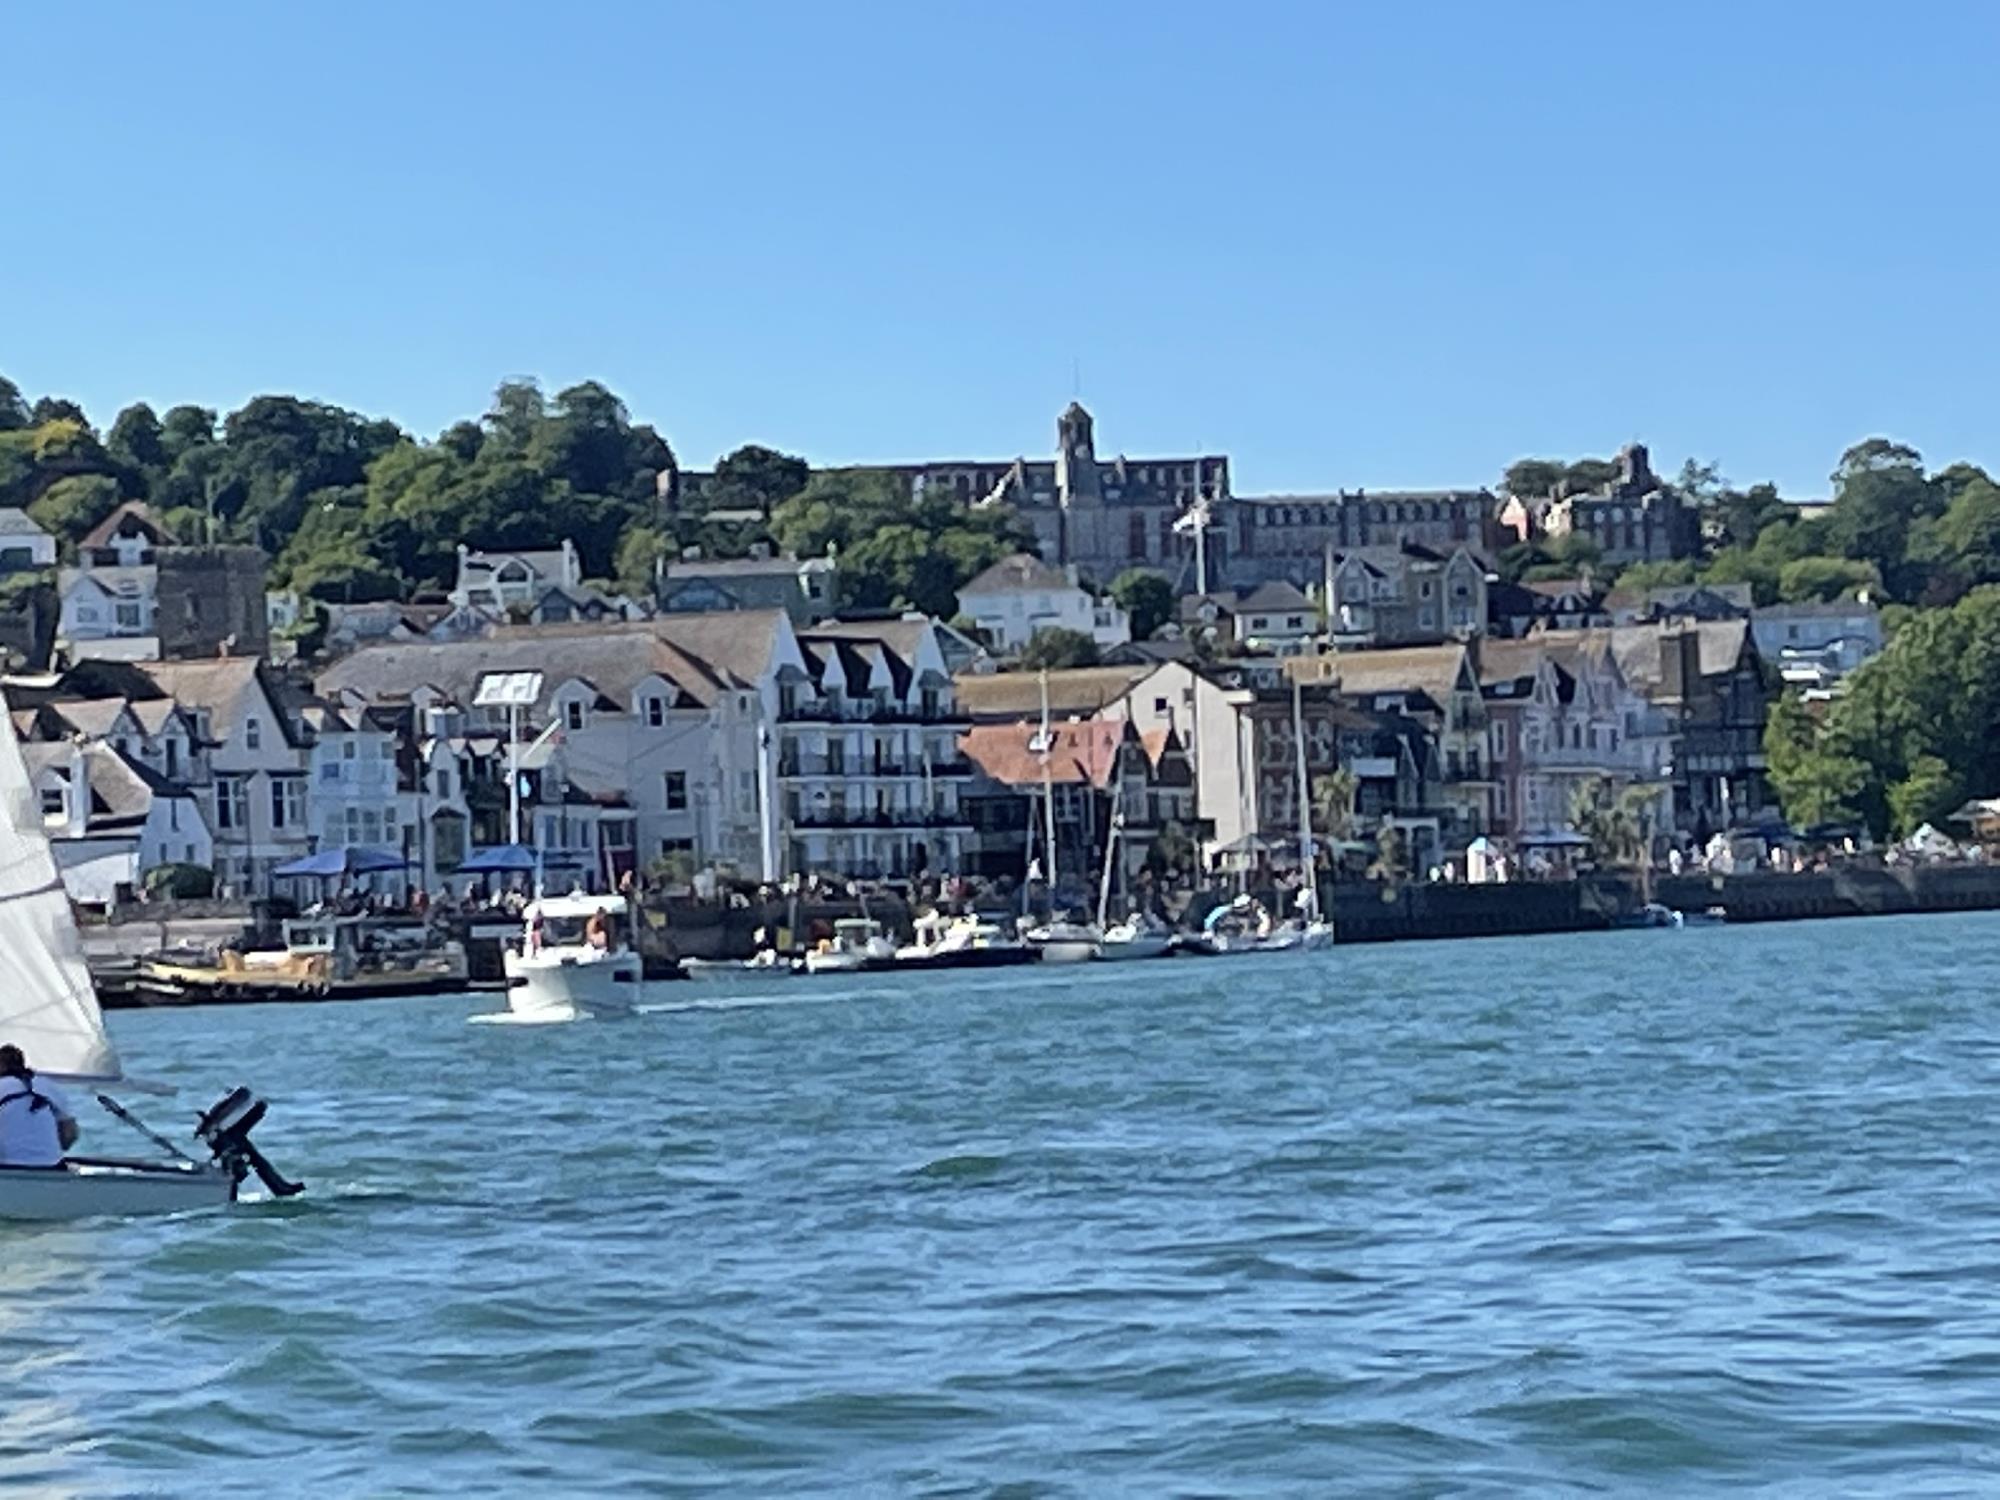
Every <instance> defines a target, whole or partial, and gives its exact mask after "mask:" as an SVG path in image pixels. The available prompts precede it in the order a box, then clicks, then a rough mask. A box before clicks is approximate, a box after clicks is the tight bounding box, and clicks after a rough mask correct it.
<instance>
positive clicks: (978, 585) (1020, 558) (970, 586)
mask: <svg viewBox="0 0 2000 1500" xmlns="http://www.w3.org/2000/svg"><path fill="white" fill-rule="evenodd" d="M1077 587H1078V585H1077V584H1074V583H1072V582H1071V581H1070V577H1069V575H1068V574H1067V573H1065V572H1064V571H1063V570H1062V569H1061V568H1056V567H1051V566H1050V565H1049V564H1047V563H1045V562H1043V561H1042V560H1041V559H1040V558H1039V557H1031V556H1029V555H1028V554H1027V553H1025V552H1016V553H1015V554H1014V555H1013V556H1012V557H1003V558H1001V559H1000V561H999V562H997V563H995V564H994V565H993V566H992V567H990V568H988V569H987V570H986V571H985V572H983V573H981V574H980V575H979V576H978V577H976V578H974V579H973V580H972V581H971V582H970V583H966V584H962V585H961V586H960V587H959V590H958V597H959V598H960V599H963V598H964V597H965V596H966V595H967V594H1028V593H1035V594H1040V593H1048V592H1051V591H1054V590H1057V589H1073V588H1077Z"/></svg>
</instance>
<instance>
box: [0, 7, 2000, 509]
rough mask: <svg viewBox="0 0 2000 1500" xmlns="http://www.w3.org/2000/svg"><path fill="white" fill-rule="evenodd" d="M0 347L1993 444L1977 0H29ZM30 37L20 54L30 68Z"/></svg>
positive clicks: (1003, 439) (468, 374)
mask: <svg viewBox="0 0 2000 1500" xmlns="http://www.w3.org/2000/svg"><path fill="white" fill-rule="evenodd" d="M4 34H5V36H6V47H7V50H8V51H9V53H11V54H13V56H14V58H15V61H14V62H13V63H10V65H9V66H8V68H7V69H6V81H5V83H4V85H0V131H4V136H5V138H6V139H7V140H8V141H9V142H10V144H11V147H12V150H11V153H10V155H11V159H12V162H13V169H12V170H11V171H10V173H9V174H8V177H9V186H8V188H7V191H6V193H5V195H4V198H0V203H4V208H0V287H4V302H3V303H0V306H4V309H5V310H4V312H0V372H4V373H5V374H7V375H9V376H11V377H12V378H13V379H15V380H16V381H18V382H19V383H20V384H21V385H22V386H23V387H24V388H25V389H27V390H28V391H29V392H30V393H31V394H41V393H50V392H53V393H57V394H63V395H69V396H74V397H76V398H78V399H80V400H82V401H84V402H85V403H86V404H87V406H88V407H89V408H90V410H91V412H92V414H93V416H95V417H96V418H97V419H98V420H99V421H100V422H108V420H109V419H110V417H111V415H112V414H113V412H114V411H115V410H116V409H117V407H118V406H120V405H122V404H124V403H125V402H127V401H130V400H134V399H140V398H144V399H148V400H151V401H153V402H154V403H155V404H156V405H159V406H162V407H164V406H165V405H167V404H171V403H173V402H177V401H185V400H195V401H201V402H204V403H207V404H211V405H215V406H219V407H223V408H225V409H226V408H227V407H230V406H232V405H236V404H239V403H240V402H241V401H242V400H243V399H244V398H246V397H247V396H250V395H252V394H255V393H257V392H260V391H285V392H297V393H300V394H305V395H309V396H314V397H318V398H321V399H325V400H329V401H335V402H339V403H341V404H344V405H350V406H354V407H357V408H359V409H362V410H365V411H368V412H370V413H380V414H385V415H388V416H392V417H394V418H396V419H397V420H399V421H401V422H403V423H405V424H406V425H408V426H411V427H412V428H414V429H417V430H419V431H424V432H433V431H435V430H437V429H438V428H440V427H442V426H443V425H444V424H446V423H447V422H449V421H450V420H453V419H455V418H457V417H459V416H461V415H467V414H472V413H476V412H477V411H479V410H481V409H483V407H484V404H485V400H486V398H487V396H488V394H489V393H490V391H491V388H492V387H493V385H494V384H495V382H496V381H498V380H499V379H501V378H502V377H505V376H508V375H516V374H532V375H535V376H538V377H539V378H541V379H542V380H543V381H544V382H545V383H546V384H547V385H549V386H550V387H551V388H553V387H555V386H559V385H561V384H565V383H568V382H570V381H573V380H577V379H582V378H586V377H595V378H598V379H602V380H603V381H605V382H606V383H607V384H609V385H610V386H611V387H612V388H613V389H615V390H616V391H618V392H619V393H620V394H621V395H623V396H624V397H625V398H626V400H627V401H628V402H629V403H630V405H631V407H632V409H633V411H634V413H635V415H636V416H638V417H640V418H642V419H645V420H649V421H652V422H654V423H655V424H657V425H658V426H659V427H660V429H661V430H662V431H663V432H664V433H665V434H666V435H667V437H668V439H669V440H670V441H671V442H672V443H673V444H674V447H675V450H676V452H678V453H679V454H680V455H681V457H682V461H683V462H684V463H687V464H689V465H691V466H692V465H697V464H704V465H705V464H706V463H708V462H709V461H710V460H712V459H713V458H714V457H715V456H716V455H717V454H718V453H720V452H722V451H725V450H727V449H728V448H731V447H734V446H735V445H737V444H739V443H742V442H747V441H760V442H768V443H772V444H775V445H777V446H781V447H784V448H788V449H792V450H795V451H799V452H803V453H805V454H807V455H809V456H810V457H812V458H813V459H814V460H815V461H818V462H827V463H831V462H853V461H868V460H889V459H914V458H920V457H947V456H948V457H988V456H1006V455H1012V454H1016V453H1024V452H1025V453H1031V454H1040V453H1045V452H1047V451H1048V450H1049V449H1050V448H1051V447H1052V445H1053V442H1054V422H1055V416H1056V413H1057V411H1058V410H1059V409H1060V408H1061V407H1062V406H1063V405H1064V404H1065V403H1066V402H1067V401H1068V400H1069V398H1070V396H1071V395H1072V393H1073V391H1078V392H1080V394H1081V395H1082V397H1083V399H1084V401H1085V402H1086V404H1088V405H1089V406H1090V407H1091V408H1092V409H1093V410H1094V411H1095V412H1096V414H1097V418H1098V435H1099V447H1100V451H1103V452H1106V453H1111V452H1119V451H1123V452H1126V453H1130V454H1133V455H1135V456H1136V455H1140V454H1147V453H1162V452H1165V453H1179V452H1184V451H1186V450H1188V449H1190V448H1192V447H1193V446H1194V445H1196V444H1200V445H1201V446H1202V447H1203V448H1204V449H1205V450H1209V451H1214V450H1223V451H1227V452H1228V453H1230V454H1231V456H1232V457H1233V459H1234V461H1235V465H1236V470H1235V478H1236V488H1237V490H1238V491H1239V492H1244V493H1255V492H1263V491H1274V490H1286V489H1292V490H1300V489H1316V488H1317V489H1323V488H1331V487H1334V486H1341V485H1345V486H1353V485H1367V486H1370V487H1388V486H1395V485H1431V484H1470V483H1486V482H1491V481H1492V480H1493V479H1494V478H1495V477H1496V476H1497V474H1498V472H1499V470H1500V469H1501V468H1502V467H1503V466H1504V465H1505V464H1506V463H1507V462H1509V461H1510V460H1511V459H1514V458H1516V457H1519V456H1522V455H1524V454H1529V453H1537V454H1540V453H1550V454H1576V453H1583V452H1598V453H1602V452H1608V451H1609V450H1611V449H1613V448H1615V447H1617V446H1618V445H1619V444H1620V443H1623V442H1626V441H1629V440H1632V439H1635V438H1637V439H1641V440H1644V441H1646V442H1648V443H1649V444H1650V445H1651V447H1652V449H1653V452H1654V456H1655V460H1656V462H1657V463H1658V464H1660V465H1661V466H1663V467H1669V468H1671V467H1672V466H1674V465H1677V464H1678V463H1679V461H1680V460H1681V459H1682V458H1684V457H1687V456H1689V455H1690V454H1693V455H1698V456H1701V457H1712V458H1715V459H1718V460H1719V461H1720V462H1721V464H1722V466H1723V470H1724V472H1725V473H1726V474H1728V475H1730V476H1732V477H1734V478H1736V479H1738V480H1741V481H1744V482H1749V481H1752V480H1756V479H1762V478H1775V479H1777V480H1779V481H1780V482H1781V483H1782V484H1783V485H1784V486H1785V487H1786V488H1787V490H1788V492H1790V493H1793V494H1795V495H1798V496H1800V497H1806V496H1810V495H1813V494H1816V493H1822V492H1823V491H1824V489H1825V487H1826V478H1825V476H1826V474H1827V472H1828V471H1829V470H1830V469H1831V468H1832V466H1833V464H1834V462H1835V460H1836V459H1837V458H1838V456H1839V454H1840V451H1841V450H1842V448H1843V447H1845V446H1846V445H1847V444H1848V443H1850V442H1852V441H1854V440H1856V439H1858V438H1861V437H1864V436H1867V435H1870V434H1873V433H1877V432H1882V433H1888V434H1890V435H1893V436H1896V437H1898V438H1901V439H1903V440H1906V441H1909V442H1912V443H1914V444H1916V445H1917V446H1918V447H1920V448H1921V449H1922V450H1923V451H1924V453H1925V455H1926V456H1927V458H1929V459H1930V460H1931V461H1932V462H1933V463H1935V464H1938V465H1942V464H1944V463H1946V462H1949V461H1951V460H1953V459H1956V458H1960V457H1967V458H1971V459H1974V460H1975V461H1986V462H1989V463H1996V462H2000V452H1995V451H1994V449H1995V447H1996V444H1995V441H1994V419H1995V416H1996V413H2000V369H1996V360H2000V354H1996V350H2000V338H1996V334H2000V296H1996V290H2000V288H1996V276H1995V266H1996V264H2000V256H1997V255H1996V248H1995V246H1996V239H2000V235H1996V227H1997V226H1996V222H1995V221H1996V217H2000V194H1996V193H1995V191H1994V188H1995V166H1994V162H1995V146H1996V144H2000V123H1996V120H1995V116H1994V114H1993V106H1992V102H1991V96H1992V89H1991V78H1990V70H1991V66H1992V62H1993V59H1994V57H1995V56H1996V52H2000V48H1997V47H1996V44H2000V7H1994V6H1988V5H1976V4H1966V5H1953V4H1948V3H1935V4H1925V5H1919V6H1914V7H1907V8H1904V9H1902V10H1898V11H1884V10H1882V9H1881V8H1880V7H1879V6H1874V7H1869V6H1861V5H1849V4H1842V3H1834V4H1818V5H1815V6H1813V7H1810V8H1808V7H1804V6H1787V5H1781V4H1749V5H1743V4H1735V5H1720V4H1717V5H1703V4H1676V5H1672V6H1665V5H1654V6H1642V5H1624V4H1611V5H1607V4H1588V5H1586V4H1577V5H1554V4H1550V5H1530V4H1524V5H1520V6H1506V5H1493V4H1490V3H1489V4H1469V3H1468V4H1453V3H1442V0H1441V3H1437V4H1427V5H1390V4H1373V5H1367V6H1361V5H1352V6H1349V5H1337V4H1332V3H1325V4H1301V5H1296V6H1284V5H1258V4H1250V5H1244V6H1232V7H1227V8H1225V7H1220V6H1214V5H1194V4H1178V3H1159V4H1113V3H1088V0H1085V3H1070V4H1038V3H1007V4H998V5H974V4H971V3H959V0H937V3H930V4H921V5H919V4H909V5H904V4H888V3H868V0H861V3H855V4H851V5H831V4H826V3H823V0H821V3H813V4H781V3H746V4H741V5H708V6H699V7H696V6H685V7H684V6H679V5H669V4H664V3H603V4H596V5H589V4H580V5H578V6H575V7H566V6H565V7H558V6H554V5H546V4H540V5H526V4H513V5H510V4H482V5H479V6H472V5H447V4H443V3H425V4H414V5H410V4H398V5H390V4H358V3H342V4H340V5H337V6H270V5H254V4H222V5H217V6H212V7H203V8H200V9H199V10H186V9H182V8H175V7H141V6H138V5H125V4H83V3H79V4H76V5H36V6H26V7H21V8H18V9H16V10H14V11H12V12H10V14H9V15H8V17H7V19H6V22H5V32H4ZM22 62H27V63H28V64H30V65H28V66H21V65H20V64H21V63H22Z"/></svg>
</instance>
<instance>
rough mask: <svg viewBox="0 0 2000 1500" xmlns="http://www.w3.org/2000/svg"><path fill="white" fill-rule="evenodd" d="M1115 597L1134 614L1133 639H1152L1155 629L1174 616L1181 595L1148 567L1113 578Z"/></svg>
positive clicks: (1130, 570)
mask: <svg viewBox="0 0 2000 1500" xmlns="http://www.w3.org/2000/svg"><path fill="white" fill-rule="evenodd" d="M1111 597H1112V598H1113V599H1115V600H1117V601H1118V606H1119V608H1121V609H1123V610H1124V611H1125V613H1126V614H1128V615H1130V616H1131V617H1132V639H1133V640H1135V641H1144V640H1150V639H1151V638H1152V635H1153V632H1154V631H1156V630H1158V629H1159V628H1160V627H1161V626H1162V625H1164V624H1166V623H1167V622H1168V621H1169V620H1171V619H1173V617H1174V611H1175V610H1176V609H1177V608H1178V606H1179V602H1180V596H1179V595H1177V594H1176V593H1175V592H1174V586H1173V585H1172V584H1171V583H1169V582H1167V580H1166V579H1164V578H1162V577H1161V576H1160V575H1159V574H1158V573H1155V572H1152V571H1151V570H1149V569H1146V568H1127V569H1126V570H1125V571H1124V572H1123V573H1120V574H1119V575H1118V576H1117V577H1116V578H1114V579H1112V580H1111Z"/></svg>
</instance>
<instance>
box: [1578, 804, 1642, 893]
mask: <svg viewBox="0 0 2000 1500" xmlns="http://www.w3.org/2000/svg"><path fill="white" fill-rule="evenodd" d="M1655 795H1656V794H1655V793H1654V791H1653V789H1652V788H1650V787H1644V786H1628V787H1625V788H1623V789H1622V790H1621V789H1619V788H1618V787H1617V785H1616V784H1615V783H1614V782H1613V781H1612V780H1611V778H1610V777H1608V776H1593V777H1591V778H1590V779H1589V780H1588V781H1585V782H1583V783H1582V784H1581V785H1580V786H1578V787H1577V789H1576V792H1575V794H1574V795H1573V796H1572V797H1571V798H1570V809H1569V818H1570V824H1571V826H1572V827H1574V828H1575V829H1576V831H1577V832H1578V833H1580V834H1582V835H1583V836H1584V837H1585V838H1587V839H1589V840H1590V847H1591V851H1592V852H1593V853H1594V854H1596V856H1597V857H1598V858H1599V859H1601V860H1603V861H1604V863H1605V864H1607V865H1610V866H1611V867H1613V868H1614V869H1626V870H1637V871H1638V872H1639V883H1640V887H1641V895H1642V897H1644V898H1646V899H1651V895H1652V890H1651V887H1652V881H1651V878H1650V877H1651V874H1652V863H1653V861H1652V852H1653V825H1654V821H1655V817H1656V810H1657V803H1656V800H1655Z"/></svg>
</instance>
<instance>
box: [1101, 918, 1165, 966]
mask: <svg viewBox="0 0 2000 1500" xmlns="http://www.w3.org/2000/svg"><path fill="white" fill-rule="evenodd" d="M1173 947H1174V932H1173V929H1172V928H1171V927H1167V926H1165V925H1164V924H1162V923H1159V922H1155V921H1150V920H1148V919H1146V918H1144V917H1128V918H1127V919H1126V920H1125V921H1123V922H1117V923H1114V924H1113V925H1111V926H1110V927H1107V928H1105V929H1104V941H1103V942H1101V943H1099V944H1098V945H1097V956H1098V957H1099V958H1100V959H1102V960H1104V961H1105V962H1106V963H1129V962H1130V961H1131V960H1133V959H1135V958H1165V957H1166V956H1167V955H1168V954H1169V953H1171V952H1172V951H1173Z"/></svg>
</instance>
